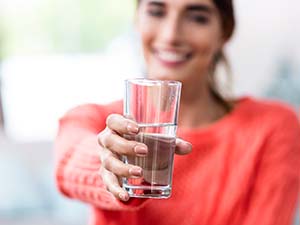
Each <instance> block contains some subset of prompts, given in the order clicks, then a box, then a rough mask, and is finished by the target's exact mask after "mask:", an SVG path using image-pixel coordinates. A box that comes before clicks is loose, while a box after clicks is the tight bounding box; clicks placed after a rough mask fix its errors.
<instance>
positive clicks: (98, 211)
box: [55, 97, 300, 225]
mask: <svg viewBox="0 0 300 225" xmlns="http://www.w3.org/2000/svg"><path fill="white" fill-rule="evenodd" d="M111 113H119V114H121V113H122V102H121V101H118V102H114V103H111V104H108V105H95V104H89V105H82V106H79V107H76V108H74V109H72V110H70V111H69V112H67V113H66V115H64V116H63V117H62V118H61V119H60V126H59V132H58V136H57V139H56V145H55V146H56V147H55V148H56V170H55V173H56V181H57V186H58V189H59V190H60V192H61V193H63V194H64V195H65V196H68V197H69V198H73V199H77V200H80V201H83V202H86V203H88V204H89V205H90V206H91V208H92V213H91V217H90V224H91V225H104V224H105V225H123V224H128V225H148V224H149V225H153V224H154V225H288V224H290V223H291V221H292V218H293V215H294V212H295V205H296V201H297V194H298V190H299V165H300V125H299V121H298V119H297V116H296V115H295V113H294V112H293V111H292V110H291V109H290V108H289V107H288V106H286V105H284V104H282V103H275V102H270V101H262V100H256V99H254V98H249V97H246V98H242V99H240V100H239V101H238V103H237V104H236V107H235V109H234V110H233V111H232V112H231V113H229V114H228V115H226V116H224V117H223V118H221V119H219V120H218V121H216V122H214V123H213V124H211V125H209V126H207V127H201V128H189V129H187V128H182V127H180V126H179V127H178V132H177V134H178V136H179V137H181V138H182V139H184V140H186V141H189V142H191V143H192V145H193V151H192V153H190V154H188V155H185V156H179V155H176V156H175V159H174V160H175V161H174V175H173V185H172V196H171V197H170V198H169V199H164V200H157V199H146V200H145V199H137V198H131V199H130V200H129V201H128V202H122V201H120V200H117V199H116V198H115V197H114V196H113V195H112V194H111V193H110V192H108V191H107V189H106V187H105V184H104V183H103V181H102V179H101V177H100V175H99V173H98V170H99V168H100V164H101V162H100V161H99V152H98V150H99V146H98V143H97V134H98V133H99V132H101V131H102V130H103V129H104V128H105V121H106V117H107V116H108V115H109V114H111Z"/></svg>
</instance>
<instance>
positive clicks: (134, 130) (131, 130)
mask: <svg viewBox="0 0 300 225" xmlns="http://www.w3.org/2000/svg"><path fill="white" fill-rule="evenodd" d="M127 130H128V132H129V133H137V132H138V131H139V128H138V126H137V125H136V124H133V123H131V122H128V124H127Z"/></svg>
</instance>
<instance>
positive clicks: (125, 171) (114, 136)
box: [98, 114, 192, 201]
mask: <svg viewBox="0 0 300 225" xmlns="http://www.w3.org/2000/svg"><path fill="white" fill-rule="evenodd" d="M138 132H139V127H138V124H137V123H136V122H134V121H132V120H129V119H127V118H125V117H123V116H122V115H118V114H111V115H109V116H108V117H107V119H106V128H105V129H104V130H103V131H102V132H101V133H99V134H98V143H99V145H100V147H101V148H100V153H99V154H100V160H101V168H100V170H99V173H100V175H101V177H102V179H103V182H104V184H105V185H106V187H107V190H108V191H110V192H111V193H112V194H113V195H114V196H115V197H116V198H118V199H120V200H123V201H127V200H128V199H129V195H128V193H127V192H126V191H125V190H123V189H122V188H121V186H120V179H121V178H122V177H127V178H129V177H133V176H135V177H140V176H142V173H143V171H142V168H141V167H138V166H134V165H130V164H125V163H123V162H122V161H121V160H120V159H119V157H120V155H128V156H146V155H147V153H148V148H147V145H145V144H143V143H139V142H136V141H130V140H126V139H125V138H123V135H126V134H127V135H135V134H137V133H138ZM191 150H192V146H191V144H190V143H188V142H185V141H183V140H181V139H179V138H177V139H176V149H175V153H176V154H180V155H185V154H188V153H190V152H191Z"/></svg>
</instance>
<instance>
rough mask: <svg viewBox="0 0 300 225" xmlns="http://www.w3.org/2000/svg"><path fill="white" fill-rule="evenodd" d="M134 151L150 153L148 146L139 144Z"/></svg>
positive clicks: (143, 154)
mask: <svg viewBox="0 0 300 225" xmlns="http://www.w3.org/2000/svg"><path fill="white" fill-rule="evenodd" d="M134 152H135V153H136V154H138V155H142V156H145V155H146V154H147V153H148V149H147V147H146V146H144V145H141V144H138V145H136V146H135V147H134Z"/></svg>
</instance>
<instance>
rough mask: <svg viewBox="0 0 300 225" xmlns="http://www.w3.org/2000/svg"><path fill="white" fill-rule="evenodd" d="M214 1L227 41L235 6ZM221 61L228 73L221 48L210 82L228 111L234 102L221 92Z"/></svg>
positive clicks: (210, 86) (211, 90)
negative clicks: (218, 67)
mask: <svg viewBox="0 0 300 225" xmlns="http://www.w3.org/2000/svg"><path fill="white" fill-rule="evenodd" d="M140 2H141V0H138V1H137V3H138V4H139V3H140ZM213 3H214V4H215V6H216V7H217V9H218V11H219V13H220V17H221V26H222V29H223V38H224V40H225V41H228V40H229V39H230V38H231V36H232V34H233V32H234V28H235V16H234V8H233V2H232V0H213ZM220 63H224V65H225V66H226V69H227V72H228V75H230V74H229V71H230V68H229V63H228V61H227V59H226V57H225V55H224V52H223V51H222V50H220V52H218V53H217V54H216V55H215V58H214V61H213V63H212V68H211V74H210V82H209V90H210V92H211V94H212V96H213V97H214V98H215V99H216V100H217V101H218V102H219V103H220V104H221V105H222V106H223V107H224V108H225V109H226V111H227V112H229V111H231V109H232V104H231V103H230V102H229V101H227V100H226V99H225V97H224V96H223V94H222V93H221V91H220V89H219V88H218V85H217V81H216V77H215V76H216V74H215V73H216V67H217V65H219V64H220Z"/></svg>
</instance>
